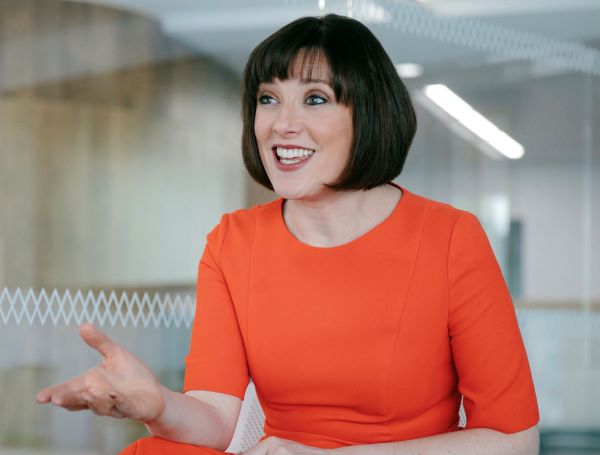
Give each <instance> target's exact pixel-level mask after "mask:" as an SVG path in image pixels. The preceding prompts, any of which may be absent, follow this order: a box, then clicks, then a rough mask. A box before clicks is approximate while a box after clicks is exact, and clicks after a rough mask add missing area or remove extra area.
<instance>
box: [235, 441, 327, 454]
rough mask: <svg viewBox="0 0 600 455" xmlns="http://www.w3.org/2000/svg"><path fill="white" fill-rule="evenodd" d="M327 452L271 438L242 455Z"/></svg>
mask: <svg viewBox="0 0 600 455" xmlns="http://www.w3.org/2000/svg"><path fill="white" fill-rule="evenodd" d="M326 452H328V451H327V450H325V449H319V448H317V447H310V446H305V445H303V444H300V443H298V442H294V441H288V440H287V439H281V438H276V437H274V436H270V437H268V438H266V439H265V440H264V441H262V442H261V443H259V444H257V445H255V446H254V447H252V448H250V449H248V450H246V451H245V452H244V453H243V454H242V455H324V454H325V453H326Z"/></svg>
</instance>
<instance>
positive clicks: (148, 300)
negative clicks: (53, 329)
mask: <svg viewBox="0 0 600 455" xmlns="http://www.w3.org/2000/svg"><path fill="white" fill-rule="evenodd" d="M194 310H195V299H194V296H193V295H192V294H175V295H174V296H173V295H170V294H164V295H160V294H157V293H155V294H153V295H149V294H148V293H146V292H144V293H143V294H142V295H141V297H140V295H139V294H138V293H137V292H134V293H133V294H132V295H131V296H129V295H127V294H126V293H125V292H122V293H121V294H120V295H117V293H116V292H114V291H111V292H110V293H108V294H107V293H105V292H104V291H100V292H99V293H98V294H97V295H96V294H94V293H93V292H92V291H88V292H87V293H85V294H84V292H82V291H81V290H77V291H76V292H74V293H72V292H71V291H69V290H66V291H64V292H62V294H61V293H60V292H59V291H58V290H56V289H54V290H53V291H52V292H46V290H45V289H42V290H40V291H39V292H35V291H34V290H33V289H31V288H30V289H27V290H21V289H20V288H17V289H15V290H14V291H10V290H9V289H8V288H6V287H5V288H3V289H2V293H0V321H1V322H3V323H4V324H8V323H9V322H12V321H14V322H16V323H17V324H21V323H29V324H30V325H34V324H42V325H44V324H54V325H58V324H65V325H69V324H81V323H82V322H90V323H94V324H96V325H98V326H101V327H102V326H110V327H115V326H117V325H121V326H123V327H126V326H132V327H138V326H141V327H157V328H158V327H164V328H168V327H171V326H174V327H177V328H179V327H182V326H183V327H186V328H189V327H190V326H191V325H192V321H193V319H194Z"/></svg>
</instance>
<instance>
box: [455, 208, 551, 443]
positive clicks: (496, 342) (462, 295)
mask: <svg viewBox="0 0 600 455" xmlns="http://www.w3.org/2000/svg"><path fill="white" fill-rule="evenodd" d="M448 283H449V308H448V310H449V313H448V325H449V327H448V329H449V335H450V343H451V347H452V354H453V357H454V362H455V366H456V369H457V373H458V381H459V383H458V387H459V391H460V393H461V394H462V395H463V400H464V401H463V405H464V408H465V413H466V416H467V426H466V428H490V429H494V430H497V431H501V432H503V433H516V432H518V431H522V430H526V429H527V428H530V427H532V426H534V425H535V424H536V423H537V422H538V420H539V413H538V406H537V400H536V396H535V391H534V386H533V381H532V378H531V372H530V368H529V362H528V360H527V354H526V352H525V347H524V345H523V341H522V339H521V334H520V331H519V326H518V323H517V318H516V315H515V311H514V307H513V304H512V300H511V297H510V293H509V291H508V289H507V286H506V284H505V282H504V279H503V277H502V272H501V270H500V267H499V265H498V262H497V261H496V258H495V256H494V253H493V251H492V248H491V246H490V243H489V241H488V238H487V237H486V235H485V232H484V231H483V228H482V227H481V224H480V223H479V221H478V220H477V218H476V217H475V216H474V215H472V214H470V213H468V212H461V214H460V215H459V217H458V219H457V221H456V223H455V225H454V228H453V231H452V237H451V240H450V249H449V253H448Z"/></svg>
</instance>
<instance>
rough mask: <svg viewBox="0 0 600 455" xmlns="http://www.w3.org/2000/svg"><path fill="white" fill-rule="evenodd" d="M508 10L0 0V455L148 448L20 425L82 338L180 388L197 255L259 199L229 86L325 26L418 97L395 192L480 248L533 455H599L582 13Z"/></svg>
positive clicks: (589, 92) (236, 86)
mask: <svg viewBox="0 0 600 455" xmlns="http://www.w3.org/2000/svg"><path fill="white" fill-rule="evenodd" d="M516 3H517V2H503V1H489V2H475V1H473V2H469V1H462V2H459V1H451V0H431V1H429V2H416V1H414V2H408V1H407V2H398V1H390V0H386V1H378V2H371V1H366V0H365V1H358V0H354V1H350V2H348V1H346V0H344V1H317V0H314V1H313V0H310V1H308V0H307V1H262V2H256V5H254V6H253V7H252V8H250V7H249V6H248V5H247V3H244V2H238V1H234V0H228V1H225V2H207V3H206V5H205V4H204V2H203V3H202V5H193V4H190V3H189V2H187V3H186V2H184V1H175V2H164V3H163V4H160V2H151V1H144V0H113V1H110V2H109V1H106V2H103V1H89V2H85V1H81V2H78V1H62V0H21V1H19V2H16V1H6V2H0V220H1V221H0V342H1V345H2V346H3V348H2V349H1V350H0V390H2V393H1V394H0V409H1V411H0V452H2V453H7V454H9V453H40V454H44V453H54V452H52V451H59V452H60V453H73V454H75V453H81V454H83V453H86V454H90V453H98V454H109V453H116V452H117V451H118V449H119V448H121V447H123V446H124V445H126V444H127V443H128V442H130V441H132V440H134V439H136V438H138V437H140V436H143V435H145V434H146V433H145V429H144V428H143V427H142V426H141V425H139V424H135V423H132V422H124V421H117V420H111V419H107V418H101V417H97V416H94V415H92V414H90V413H68V412H66V411H64V410H61V409H53V408H51V407H48V406H40V405H37V404H35V401H34V396H35V392H36V391H37V390H39V389H40V388H42V387H44V386H46V385H49V384H52V383H55V382H57V381H61V380H63V379H66V378H68V377H70V376H72V375H75V374H78V373H80V372H81V371H84V370H85V369H87V368H89V367H91V366H92V365H94V364H95V363H96V362H97V361H98V356H97V354H96V353H94V352H93V351H91V350H90V349H89V348H87V347H86V346H85V345H84V343H83V342H81V340H79V338H78V335H77V324H78V323H80V322H83V321H91V322H94V323H96V324H97V325H99V326H101V327H102V328H103V329H105V330H106V331H107V333H108V334H109V335H110V336H111V337H113V338H115V339H116V340H118V341H119V342H121V343H123V344H124V345H125V347H127V348H129V349H130V350H131V351H132V352H134V353H135V354H136V355H137V356H139V357H140V358H141V359H142V360H144V361H145V362H147V363H148V364H149V365H150V366H151V367H152V369H153V370H154V371H155V372H156V373H157V375H158V376H159V378H160V379H161V381H162V382H163V383H164V384H165V385H168V386H170V387H171V388H174V389H180V388H181V384H182V373H183V368H184V364H183V360H184V356H185V355H186V353H187V349H188V343H189V328H190V323H191V320H192V318H193V311H194V285H195V283H194V281H195V276H196V270H197V263H198V260H199V258H200V254H201V252H202V249H203V247H204V241H205V240H204V239H205V236H206V234H207V233H208V232H209V231H210V229H212V227H213V226H214V225H216V224H217V223H218V221H219V218H220V216H221V214H223V213H225V212H229V211H232V210H235V209H238V208H242V207H248V206H251V205H254V204H256V203H260V202H263V201H266V200H269V199H272V198H274V197H275V195H274V194H273V193H271V192H268V191H265V190H261V189H260V188H259V187H258V186H257V185H256V184H254V183H252V182H251V181H250V179H249V177H248V176H247V175H246V171H245V169H244V167H243V163H242V159H241V154H240V152H239V149H240V147H239V140H240V136H241V121H240V116H239V109H240V96H239V95H240V80H241V68H242V65H243V63H244V62H245V59H246V58H247V56H248V52H249V51H250V49H251V48H252V47H253V46H254V45H255V44H257V43H258V42H259V41H260V40H262V39H263V38H264V37H266V36H267V35H268V34H269V33H271V32H272V31H274V30H276V29H277V28H278V27H279V26H281V25H283V24H285V23H286V22H289V21H291V20H292V19H294V18H296V17H299V16H301V15H306V14H323V13H326V12H330V11H331V12H337V13H340V14H347V15H352V16H354V17H356V18H357V19H359V20H362V21H364V22H365V23H366V24H367V25H369V27H370V28H371V29H372V30H373V31H374V32H375V33H376V35H377V36H378V37H379V38H380V39H381V41H382V43H383V44H384V46H385V47H386V49H387V50H388V52H389V53H390V56H391V57H392V59H393V61H394V63H396V64H398V71H399V73H400V74H401V76H403V78H404V80H405V82H406V84H407V86H408V88H409V90H410V92H411V95H412V97H413V99H414V102H415V106H416V109H417V115H418V121H419V127H418V132H417V136H416V138H415V141H414V144H413V146H412V149H411V152H410V154H409V158H408V161H407V163H406V166H405V169H404V171H403V173H402V175H401V176H400V177H399V178H398V180H397V181H398V183H400V184H401V185H403V186H405V187H406V188H408V189H409V190H411V191H413V192H415V193H418V194H421V195H423V196H426V197H431V198H433V199H437V200H441V201H444V202H447V203H450V204H452V205H454V206H456V207H459V208H462V209H466V210H469V211H471V212H473V213H474V214H476V215H477V217H478V218H479V219H480V221H481V222H482V225H483V226H484V228H485V230H486V232H487V234H488V236H489V238H490V241H491V243H492V246H493V248H494V251H495V254H496V256H497V258H498V260H499V262H500V265H501V267H502V270H503V273H504V276H505V279H506V281H507V283H508V286H509V288H510V291H511V294H512V296H513V299H514V302H515V306H516V308H517V313H518V318H519V323H520V327H521V331H522V334H523V338H524V340H525V344H526V347H527V351H528V355H529V359H530V363H531V367H532V372H533V376H534V381H535V385H536V391H537V394H538V399H539V405H540V412H541V421H540V430H541V433H542V452H543V453H545V454H554V455H557V454H565V453H569V454H571V453H573V454H576V453H594V452H593V451H594V450H596V451H598V453H600V442H599V439H600V412H598V410H597V408H598V403H600V389H599V388H598V387H597V385H598V384H599V383H600V279H599V277H600V259H599V258H600V235H599V234H598V232H600V231H599V230H598V229H597V228H594V226H598V223H599V221H600V213H599V209H598V208H599V207H600V204H599V200H598V199H599V198H600V190H599V183H598V182H599V177H600V174H599V172H600V164H599V163H600V136H599V135H598V133H597V126H598V125H600V78H599V76H600V50H599V48H600V34H598V33H596V34H595V35H594V30H595V29H594V27H593V24H594V23H597V22H594V20H595V19H599V20H600V7H598V6H594V5H588V6H586V5H587V4H586V5H583V6H581V5H580V6H577V7H575V6H573V5H571V6H569V4H568V2H566V1H565V2H558V1H557V2H555V6H554V7H553V8H550V7H548V5H547V4H546V3H544V5H546V6H544V5H542V4H540V2H536V1H530V2H528V1H524V2H518V3H519V5H520V6H519V5H516ZM542 3H543V2H542ZM550 3H552V2H550ZM582 3H585V2H582ZM553 5H554V3H553ZM561 18H562V20H561ZM596 28H597V27H596ZM236 40H237V41H236ZM409 64H410V65H409ZM467 418H468V416H467ZM25 450H27V451H29V452H23V451H25Z"/></svg>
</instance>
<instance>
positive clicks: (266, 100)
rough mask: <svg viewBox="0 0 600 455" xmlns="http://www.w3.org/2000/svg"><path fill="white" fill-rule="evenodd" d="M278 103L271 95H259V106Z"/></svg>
mask: <svg viewBox="0 0 600 455" xmlns="http://www.w3.org/2000/svg"><path fill="white" fill-rule="evenodd" d="M276 102H277V101H276V100H275V98H273V97H272V96H270V95H259V96H258V103H259V104H275V103H276Z"/></svg>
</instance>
